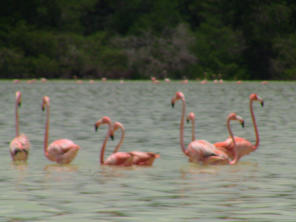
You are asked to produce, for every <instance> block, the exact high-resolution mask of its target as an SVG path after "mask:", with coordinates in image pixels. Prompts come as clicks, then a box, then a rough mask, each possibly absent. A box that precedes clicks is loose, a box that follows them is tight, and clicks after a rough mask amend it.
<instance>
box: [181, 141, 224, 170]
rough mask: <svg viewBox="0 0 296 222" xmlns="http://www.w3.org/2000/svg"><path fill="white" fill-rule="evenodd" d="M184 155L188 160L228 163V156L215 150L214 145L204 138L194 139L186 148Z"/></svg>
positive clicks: (204, 162)
mask: <svg viewBox="0 0 296 222" xmlns="http://www.w3.org/2000/svg"><path fill="white" fill-rule="evenodd" d="M185 152H186V155H187V156H188V157H189V161H190V162H195V163H203V164H223V163H228V160H229V158H228V156H227V155H226V154H225V153H223V152H221V151H219V150H217V149H216V147H215V146H214V145H213V144H212V143H210V142H208V141H206V140H194V141H192V142H191V143H190V144H189V145H188V146H187V149H186V151H185Z"/></svg>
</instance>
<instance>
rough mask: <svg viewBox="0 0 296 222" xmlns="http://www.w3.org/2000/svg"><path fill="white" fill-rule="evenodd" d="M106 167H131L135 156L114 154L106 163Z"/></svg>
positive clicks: (123, 153) (121, 153)
mask: <svg viewBox="0 0 296 222" xmlns="http://www.w3.org/2000/svg"><path fill="white" fill-rule="evenodd" d="M104 164H106V165H115V166H131V165H132V164H133V155H132V154H130V153H127V152H116V153H112V154H111V155H110V156H109V157H108V158H107V159H106V161H105V162H104Z"/></svg>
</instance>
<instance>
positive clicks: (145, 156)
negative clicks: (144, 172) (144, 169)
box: [130, 151, 160, 166]
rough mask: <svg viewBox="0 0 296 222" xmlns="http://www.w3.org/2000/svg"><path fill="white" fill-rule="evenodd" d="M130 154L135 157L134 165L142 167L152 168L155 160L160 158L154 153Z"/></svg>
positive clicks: (137, 152) (139, 152)
mask: <svg viewBox="0 0 296 222" xmlns="http://www.w3.org/2000/svg"><path fill="white" fill-rule="evenodd" d="M130 153H131V154H132V155H133V156H134V158H133V164H135V165H141V166H152V164H153V162H154V160H155V159H156V158H159V156H160V155H159V154H156V153H153V152H141V151H132V152H130Z"/></svg>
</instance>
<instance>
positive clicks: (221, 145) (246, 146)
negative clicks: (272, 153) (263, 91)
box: [214, 93, 264, 160]
mask: <svg viewBox="0 0 296 222" xmlns="http://www.w3.org/2000/svg"><path fill="white" fill-rule="evenodd" d="M249 98H250V103H249V107H250V113H251V117H252V122H253V126H254V130H255V136H256V143H255V145H253V144H252V143H251V142H250V141H248V140H246V139H245V138H241V137H235V138H234V139H235V142H236V147H237V152H238V160H239V159H240V158H241V157H243V156H244V155H248V154H249V153H251V152H253V151H255V150H256V149H257V148H258V146H259V142H260V139H259V131H258V127H257V123H256V119H255V115H254V111H253V101H258V102H260V104H261V106H262V107H263V105H264V101H263V99H262V98H261V97H259V96H258V95H257V94H255V93H253V94H251V95H250V97H249ZM214 145H215V146H216V147H217V148H218V149H219V150H222V151H224V152H226V153H227V154H228V155H229V156H231V157H233V156H234V148H233V146H234V145H233V142H232V139H231V138H228V139H226V140H225V141H223V142H217V143H215V144H214Z"/></svg>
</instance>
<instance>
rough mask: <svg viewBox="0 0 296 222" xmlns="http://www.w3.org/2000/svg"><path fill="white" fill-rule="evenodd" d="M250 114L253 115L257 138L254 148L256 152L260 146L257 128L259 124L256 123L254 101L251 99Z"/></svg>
mask: <svg viewBox="0 0 296 222" xmlns="http://www.w3.org/2000/svg"><path fill="white" fill-rule="evenodd" d="M250 113H251V117H252V121H253V126H254V130H255V136H256V143H255V145H254V148H253V149H254V150H255V149H257V148H258V146H259V142H260V138H259V132H258V127H257V123H256V118H255V114H254V110H253V100H252V99H250Z"/></svg>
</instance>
